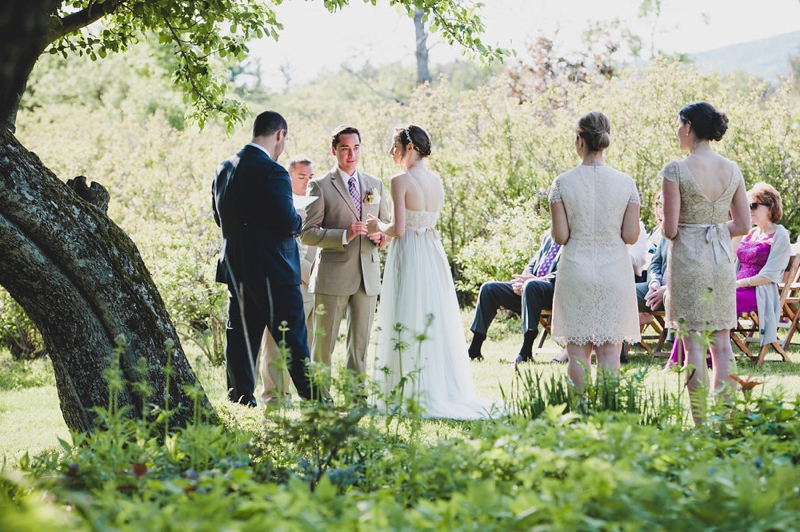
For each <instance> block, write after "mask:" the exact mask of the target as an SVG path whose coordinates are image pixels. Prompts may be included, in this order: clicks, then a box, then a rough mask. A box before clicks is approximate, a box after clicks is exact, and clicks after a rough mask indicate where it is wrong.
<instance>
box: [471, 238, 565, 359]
mask: <svg viewBox="0 0 800 532" xmlns="http://www.w3.org/2000/svg"><path fill="white" fill-rule="evenodd" d="M560 256H561V246H559V245H558V244H556V243H555V242H553V239H552V238H551V237H550V231H547V232H545V234H544V235H543V236H542V244H541V246H540V247H539V251H537V252H536V255H535V256H534V257H533V260H531V262H530V264H528V266H527V268H525V270H524V271H523V272H522V273H521V274H519V275H514V276H513V277H514V278H513V279H512V280H511V281H492V282H488V283H484V284H483V285H482V286H481V290H480V293H479V294H478V306H477V308H476V309H475V319H474V321H473V322H472V326H471V327H470V330H471V331H472V333H473V336H472V343H471V344H470V346H469V358H470V359H472V360H483V354H482V353H481V346H482V345H483V342H484V340H486V332H487V331H488V329H489V325H491V323H492V320H494V317H495V316H496V315H497V310H498V309H500V308H501V307H502V308H504V309H506V310H510V311H512V312H516V313H517V314H522V329H523V331H525V333H524V336H523V341H522V348H521V349H520V351H519V355H518V356H517V358H516V360H515V362H517V363H520V362H528V361H530V360H531V358H532V357H533V341H534V340H535V339H536V336H537V335H538V334H539V316H541V314H542V310H551V309H552V308H553V292H554V291H555V279H556V267H557V265H558V259H559V257H560Z"/></svg>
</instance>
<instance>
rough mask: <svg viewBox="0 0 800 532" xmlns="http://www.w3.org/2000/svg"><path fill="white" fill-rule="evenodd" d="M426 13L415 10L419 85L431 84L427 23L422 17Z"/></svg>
mask: <svg viewBox="0 0 800 532" xmlns="http://www.w3.org/2000/svg"><path fill="white" fill-rule="evenodd" d="M424 15H425V12H424V11H422V10H421V9H415V10H414V31H415V33H416V37H417V41H416V42H417V47H416V56H417V84H418V85H422V84H423V83H430V82H431V73H430V70H428V31H427V30H426V29H425V23H424V22H423V20H422V17H423V16H424Z"/></svg>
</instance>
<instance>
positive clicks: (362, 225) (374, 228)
mask: <svg viewBox="0 0 800 532" xmlns="http://www.w3.org/2000/svg"><path fill="white" fill-rule="evenodd" d="M358 235H366V236H367V237H369V239H370V240H372V243H373V244H375V245H376V246H377V247H378V249H383V248H384V247H386V244H388V243H389V237H388V236H386V235H385V234H383V233H381V232H380V229H378V219H377V218H375V216H373V215H371V214H367V221H366V222H353V223H351V224H350V227H348V228H347V242H348V243H349V242H352V241H353V239H354V238H355V237H357V236H358Z"/></svg>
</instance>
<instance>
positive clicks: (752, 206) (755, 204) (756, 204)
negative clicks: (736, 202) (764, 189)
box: [750, 202, 769, 211]
mask: <svg viewBox="0 0 800 532" xmlns="http://www.w3.org/2000/svg"><path fill="white" fill-rule="evenodd" d="M759 205H763V206H764V207H769V205H768V204H766V203H756V202H753V203H751V204H750V210H751V211H754V210H756V209H758V206H759Z"/></svg>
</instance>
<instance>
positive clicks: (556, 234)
mask: <svg viewBox="0 0 800 532" xmlns="http://www.w3.org/2000/svg"><path fill="white" fill-rule="evenodd" d="M550 219H551V221H552V225H551V227H550V236H552V237H553V241H555V243H556V244H560V245H562V246H563V245H564V244H566V243H567V241H568V240H569V220H568V219H567V210H566V209H565V208H564V202H563V201H558V202H556V203H551V204H550Z"/></svg>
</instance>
